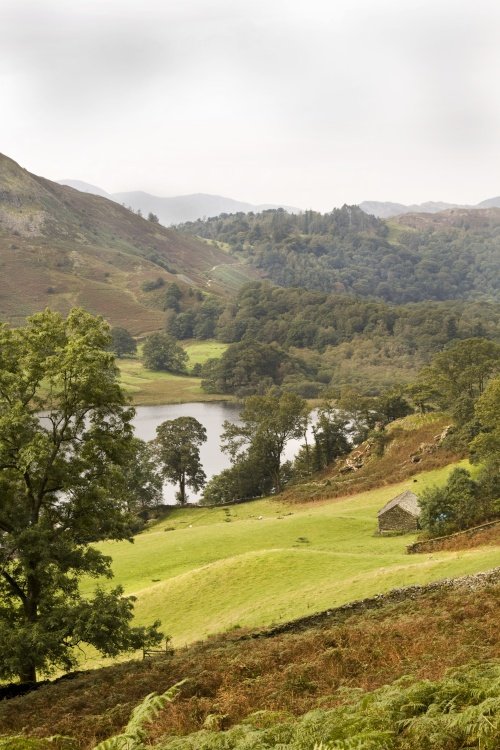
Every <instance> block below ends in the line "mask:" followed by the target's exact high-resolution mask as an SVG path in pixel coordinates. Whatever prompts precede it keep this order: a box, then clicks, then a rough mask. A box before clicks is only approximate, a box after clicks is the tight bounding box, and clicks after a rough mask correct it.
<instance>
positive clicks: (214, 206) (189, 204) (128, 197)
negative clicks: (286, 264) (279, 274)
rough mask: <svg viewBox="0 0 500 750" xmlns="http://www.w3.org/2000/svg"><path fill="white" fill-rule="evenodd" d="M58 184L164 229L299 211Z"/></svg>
mask: <svg viewBox="0 0 500 750" xmlns="http://www.w3.org/2000/svg"><path fill="white" fill-rule="evenodd" d="M58 182H59V184H60V185H66V186H69V187H72V188H75V190H80V191H81V192H83V193H92V194H93V195H100V196H101V197H104V198H108V199H109V200H112V201H116V202H117V203H121V204H122V205H124V206H127V207H130V208H132V209H133V210H134V211H141V213H142V214H143V215H144V216H147V215H148V214H149V213H153V214H156V216H158V218H159V220H160V223H161V224H163V225H164V226H172V225H174V224H182V223H184V222H186V221H196V219H200V218H204V217H206V218H210V217H213V216H219V215H220V214H236V213H240V212H242V213H250V212H254V213H259V212H260V211H266V210H267V209H273V208H284V209H285V210H286V211H289V212H290V213H298V212H299V211H300V209H298V208H293V207H292V206H285V205H283V204H276V205H275V204H267V203H263V204H261V205H255V204H253V203H245V202H244V201H237V200H234V199H233V198H226V197H224V196H222V195H209V194H207V193H194V194H192V195H176V196H172V197H161V196H158V195H151V194H150V193H146V192H144V191H142V190H134V191H130V192H121V193H107V192H106V191H105V190H103V189H102V188H100V187H97V186H96V185H91V184H90V183H87V182H82V181H81V180H69V179H68V180H59V181H58Z"/></svg>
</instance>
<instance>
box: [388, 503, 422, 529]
mask: <svg viewBox="0 0 500 750" xmlns="http://www.w3.org/2000/svg"><path fill="white" fill-rule="evenodd" d="M418 528H419V526H418V519H417V518H415V517H414V516H412V515H411V513H408V511H406V510H403V508H401V507H400V506H399V505H396V506H394V508H390V509H389V510H386V511H385V513H382V515H381V516H379V517H378V530H379V531H380V533H381V534H383V533H384V532H389V531H397V532H399V533H401V534H404V533H406V532H408V531H417V530H418Z"/></svg>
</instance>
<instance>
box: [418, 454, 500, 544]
mask: <svg viewBox="0 0 500 750" xmlns="http://www.w3.org/2000/svg"><path fill="white" fill-rule="evenodd" d="M419 502H420V506H421V508H422V513H421V515H420V524H421V526H422V528H423V529H426V530H427V531H428V532H429V533H430V535H431V536H442V535H444V534H451V533H453V532H454V531H461V530H462V529H466V528H468V527H470V526H474V524H476V523H480V522H481V521H483V520H486V519H487V518H488V517H489V515H490V513H491V504H490V503H489V502H486V503H484V502H483V501H482V497H481V488H480V485H478V483H477V482H475V481H474V480H473V479H472V478H471V475H470V473H469V472H468V471H466V469H462V468H457V469H454V470H453V471H452V472H451V474H450V476H449V478H448V481H447V483H446V485H445V486H444V487H432V488H430V489H427V490H424V492H423V493H422V496H421V498H420V501H419Z"/></svg>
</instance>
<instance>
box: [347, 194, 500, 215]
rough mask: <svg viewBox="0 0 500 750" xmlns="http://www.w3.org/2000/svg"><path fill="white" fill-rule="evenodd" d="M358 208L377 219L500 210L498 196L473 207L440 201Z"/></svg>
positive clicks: (368, 204)
mask: <svg viewBox="0 0 500 750" xmlns="http://www.w3.org/2000/svg"><path fill="white" fill-rule="evenodd" d="M359 207H360V209H361V210H362V211H364V212H365V213H366V214H371V215H372V216H377V217H378V218H379V219H390V218H392V217H393V216H402V215H403V214H415V213H418V214H437V213H440V212H441V211H447V210H448V209H449V208H465V209H475V208H500V196H499V197H497V198H488V199H487V200H485V201H481V203H478V204H477V205H475V206H468V205H464V204H461V203H443V202H442V201H426V202H425V203H412V204H411V205H408V206H407V205H405V204H404V203H391V202H390V201H363V202H362V203H360V204H359Z"/></svg>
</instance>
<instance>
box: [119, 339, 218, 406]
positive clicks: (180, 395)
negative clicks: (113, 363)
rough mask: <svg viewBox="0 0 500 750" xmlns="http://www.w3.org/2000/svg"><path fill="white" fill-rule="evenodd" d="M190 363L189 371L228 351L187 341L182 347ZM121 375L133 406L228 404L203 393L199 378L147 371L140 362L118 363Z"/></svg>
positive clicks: (210, 344)
mask: <svg viewBox="0 0 500 750" xmlns="http://www.w3.org/2000/svg"><path fill="white" fill-rule="evenodd" d="M184 348H185V349H186V351H187V353H188V356H189V360H188V369H190V368H191V367H192V366H193V365H194V364H196V363H199V364H203V362H206V360H207V359H210V358H217V357H220V356H221V355H222V353H223V352H224V351H225V349H226V348H227V344H221V343H219V342H218V341H212V340H209V341H190V342H188V343H186V344H185V346H184ZM117 364H118V367H119V368H120V372H121V384H122V386H123V387H124V390H125V391H126V392H127V393H128V394H129V396H131V397H132V400H133V402H134V404H174V403H175V404H178V403H185V402H187V401H221V400H224V401H227V400H228V397H227V396H223V395H218V394H210V393H205V391H203V390H202V388H201V379H200V378H193V377H189V376H187V375H174V374H172V373H169V372H154V371H152V370H147V369H146V368H145V367H144V365H143V364H142V362H141V361H140V359H135V358H130V359H129V358H124V359H119V360H117Z"/></svg>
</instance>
